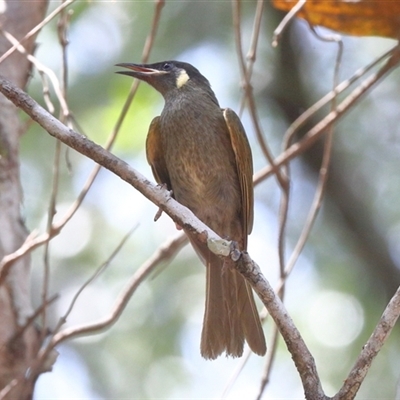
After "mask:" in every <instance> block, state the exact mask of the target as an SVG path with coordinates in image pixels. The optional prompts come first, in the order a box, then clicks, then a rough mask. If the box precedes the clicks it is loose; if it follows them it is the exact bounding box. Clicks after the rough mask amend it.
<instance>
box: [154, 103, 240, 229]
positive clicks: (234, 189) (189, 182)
mask: <svg viewBox="0 0 400 400" xmlns="http://www.w3.org/2000/svg"><path fill="white" fill-rule="evenodd" d="M160 128H161V137H162V142H163V143H162V146H163V149H164V157H165V162H166V167H167V169H168V174H169V177H170V181H171V186H172V190H173V194H174V196H175V198H176V199H177V200H178V201H179V202H181V203H182V204H184V205H186V206H187V207H189V208H190V209H191V210H192V211H193V212H194V213H195V214H196V215H197V216H198V217H199V218H200V219H202V220H203V221H204V222H206V223H210V220H212V219H215V218H217V216H218V214H222V213H223V214H224V215H226V216H227V218H233V217H235V216H236V215H237V213H238V212H240V211H239V210H240V188H239V180H238V174H237V170H236V162H235V156H234V152H233V149H232V145H231V141H230V137H229V132H228V129H227V127H226V123H225V120H224V117H223V114H222V111H221V110H220V109H219V107H217V106H215V105H213V107H211V106H210V107H203V108H202V107H196V106H191V107H187V108H179V109H176V110H173V111H172V110H168V111H167V112H165V113H163V114H162V115H161V119H160ZM217 219H218V218H217Z"/></svg>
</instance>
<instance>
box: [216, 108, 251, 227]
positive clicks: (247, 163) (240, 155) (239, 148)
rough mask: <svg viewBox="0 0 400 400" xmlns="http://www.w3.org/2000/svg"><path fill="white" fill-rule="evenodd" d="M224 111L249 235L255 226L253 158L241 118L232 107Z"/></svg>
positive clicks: (244, 224)
mask: <svg viewBox="0 0 400 400" xmlns="http://www.w3.org/2000/svg"><path fill="white" fill-rule="evenodd" d="M222 111H223V114H224V118H225V122H226V125H227V127H228V130H229V135H230V139H231V143H232V148H233V152H234V153H235V160H236V166H237V171H238V175H239V183H240V192H241V198H242V218H243V227H244V228H245V232H247V234H248V235H249V234H250V233H251V230H252V228H253V207H254V193H253V158H252V155H251V149H250V145H249V141H248V140H247V136H246V132H245V130H244V128H243V125H242V122H241V121H240V118H239V117H238V116H237V115H236V113H235V112H234V111H232V110H231V109H230V108H226V109H224V110H222Z"/></svg>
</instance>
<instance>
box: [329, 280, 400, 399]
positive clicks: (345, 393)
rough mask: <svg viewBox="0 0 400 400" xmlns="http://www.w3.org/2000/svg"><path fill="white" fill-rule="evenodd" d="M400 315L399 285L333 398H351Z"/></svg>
mask: <svg viewBox="0 0 400 400" xmlns="http://www.w3.org/2000/svg"><path fill="white" fill-rule="evenodd" d="M399 315H400V287H399V288H398V289H397V291H396V293H395V294H394V296H393V297H392V299H391V300H390V302H389V304H388V305H387V306H386V309H385V311H384V312H383V314H382V317H381V319H380V321H379V323H378V325H377V326H376V328H375V329H374V331H373V333H372V335H371V336H370V338H369V339H368V341H367V343H366V344H365V345H364V346H363V348H362V350H361V353H360V355H359V356H358V359H357V361H356V363H355V364H354V366H353V368H352V370H351V372H350V374H349V376H348V377H347V379H346V380H345V381H344V384H343V386H342V388H341V389H340V390H339V392H338V393H337V394H336V396H334V397H333V400H352V399H354V397H355V395H356V394H357V391H358V389H359V387H360V386H361V383H362V382H363V380H364V378H365V376H366V375H367V373H368V371H369V368H370V367H371V364H372V361H373V360H374V359H375V357H376V356H377V354H378V353H379V351H380V350H381V348H382V346H383V345H384V343H385V342H386V340H387V338H388V337H389V335H390V333H391V332H392V329H393V327H394V325H395V324H396V321H397V319H398V318H399Z"/></svg>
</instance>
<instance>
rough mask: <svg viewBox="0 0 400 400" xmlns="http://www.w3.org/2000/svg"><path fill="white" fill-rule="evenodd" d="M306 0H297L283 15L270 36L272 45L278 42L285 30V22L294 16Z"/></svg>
mask: <svg viewBox="0 0 400 400" xmlns="http://www.w3.org/2000/svg"><path fill="white" fill-rule="evenodd" d="M306 1H307V0H299V2H298V3H297V4H296V5H295V6H294V7H293V8H292V9H291V10H290V11H289V12H288V13H287V14H286V15H285V17H284V18H283V19H282V21H281V22H280V24H279V25H278V27H277V28H276V29H275V30H274V33H273V36H272V47H276V46H278V44H279V40H280V38H281V36H282V33H283V31H284V30H285V28H286V26H287V24H288V23H289V22H290V21H291V20H292V19H293V18H294V17H295V16H296V14H297V13H298V12H299V11H300V10H301V9H302V8H303V7H304V4H306Z"/></svg>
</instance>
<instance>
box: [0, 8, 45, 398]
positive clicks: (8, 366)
mask: <svg viewBox="0 0 400 400" xmlns="http://www.w3.org/2000/svg"><path fill="white" fill-rule="evenodd" d="M46 9H47V0H39V1H28V2H27V1H23V0H8V1H5V2H3V3H2V4H1V6H0V27H1V28H2V29H3V30H5V31H8V32H10V33H11V34H12V35H13V36H15V37H16V38H17V39H19V40H21V39H22V38H23V37H24V36H25V35H26V34H27V33H28V32H29V31H30V30H31V29H32V28H33V27H35V26H36V25H37V24H38V23H39V22H40V21H41V20H42V19H43V17H44V15H45V12H46ZM23 45H24V47H25V48H26V49H27V50H28V52H29V53H32V52H33V50H34V46H35V36H33V37H30V38H28V39H27V40H25V41H24V42H23ZM10 47H11V44H10V43H9V42H8V40H7V39H6V38H5V37H4V36H3V35H2V34H1V33H0V56H1V55H3V54H4V53H5V52H6V51H7V50H8V49H9V48H10ZM29 73H30V64H29V62H28V60H27V59H26V57H25V56H24V55H21V54H19V53H18V52H14V53H13V54H11V55H10V56H9V57H8V58H7V59H5V60H4V61H3V62H2V63H1V64H0V74H1V75H3V76H5V77H7V78H8V79H10V80H11V81H12V82H14V83H15V84H16V85H18V86H19V87H20V88H25V86H26V84H27V81H28V78H29ZM21 130H22V127H21V122H20V121H19V118H18V109H17V108H16V107H15V106H14V105H13V104H12V103H11V102H10V101H8V100H7V99H6V98H5V97H4V96H2V95H0V259H2V258H3V257H4V256H5V255H7V254H10V253H12V252H13V251H15V250H16V249H18V248H19V247H20V246H21V244H22V243H23V242H24V240H25V238H26V236H27V231H26V228H25V226H24V223H23V220H22V217H21V210H20V206H21V203H22V200H23V198H22V190H21V183H20V162H19V140H20V135H21ZM29 287H30V258H29V256H26V257H23V258H22V259H20V260H18V261H17V262H15V264H14V265H13V266H12V268H11V269H10V272H9V274H8V276H7V278H6V280H5V282H4V283H3V285H1V287H0V321H1V323H0V397H1V398H4V399H11V398H12V399H27V398H31V396H32V391H33V382H32V381H31V380H26V379H25V378H26V376H27V369H28V367H29V365H31V363H32V361H33V360H34V358H35V355H36V353H37V350H38V347H39V337H38V335H37V332H36V330H35V328H34V327H33V326H32V325H30V326H28V327H27V328H26V329H25V330H23V332H22V327H23V326H24V325H25V324H26V322H27V319H28V317H29V316H30V315H31V314H32V307H31V300H30V293H29ZM21 332H22V333H21ZM28 381H31V383H28Z"/></svg>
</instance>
